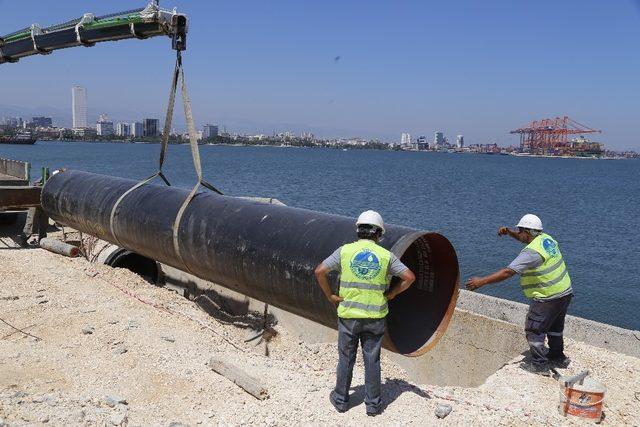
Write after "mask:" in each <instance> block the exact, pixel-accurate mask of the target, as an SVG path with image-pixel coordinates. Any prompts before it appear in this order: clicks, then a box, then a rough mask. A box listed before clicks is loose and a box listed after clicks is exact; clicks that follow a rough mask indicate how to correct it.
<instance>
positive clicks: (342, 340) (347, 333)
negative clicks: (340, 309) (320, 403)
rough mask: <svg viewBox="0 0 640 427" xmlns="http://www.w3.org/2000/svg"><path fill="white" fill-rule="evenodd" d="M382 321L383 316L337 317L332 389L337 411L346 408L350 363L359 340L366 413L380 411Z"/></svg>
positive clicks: (354, 357) (349, 382)
mask: <svg viewBox="0 0 640 427" xmlns="http://www.w3.org/2000/svg"><path fill="white" fill-rule="evenodd" d="M384 328H385V320H384V318H382V319H342V318H338V352H339V358H338V369H337V378H336V388H335V390H333V391H332V392H331V400H332V401H333V403H334V404H335V405H336V407H338V408H339V409H340V410H347V409H348V408H347V404H348V402H349V389H350V388H351V377H352V375H353V365H354V364H355V362H356V353H357V351H358V341H359V342H360V344H361V346H362V357H363V359H364V384H365V387H364V390H365V399H364V403H365V405H366V407H367V412H379V411H380V409H381V407H380V406H381V403H382V397H381V393H380V348H381V347H382V337H383V336H384Z"/></svg>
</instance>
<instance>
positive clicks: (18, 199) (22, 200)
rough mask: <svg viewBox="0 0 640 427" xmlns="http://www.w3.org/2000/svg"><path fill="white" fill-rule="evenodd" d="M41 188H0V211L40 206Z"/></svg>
mask: <svg viewBox="0 0 640 427" xmlns="http://www.w3.org/2000/svg"><path fill="white" fill-rule="evenodd" d="M40 191H41V187H15V186H0V210H9V209H27V208H31V207H37V206H40Z"/></svg>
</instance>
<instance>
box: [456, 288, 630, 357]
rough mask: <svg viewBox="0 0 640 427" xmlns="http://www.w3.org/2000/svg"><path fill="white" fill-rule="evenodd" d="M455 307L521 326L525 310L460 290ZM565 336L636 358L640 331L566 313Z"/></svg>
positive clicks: (506, 302) (525, 306) (519, 306)
mask: <svg viewBox="0 0 640 427" xmlns="http://www.w3.org/2000/svg"><path fill="white" fill-rule="evenodd" d="M457 308H458V309H463V310H467V311H470V312H473V313H477V314H482V315H484V316H488V317H490V318H493V319H497V320H502V321H504V322H508V323H512V324H515V325H519V326H521V327H522V325H524V321H525V319H526V317H527V310H528V306H527V305H526V304H522V303H519V302H514V301H509V300H505V299H501V298H496V297H492V296H489V295H482V294H478V293H475V292H469V291H465V290H462V291H460V295H459V297H458V306H457ZM565 335H566V336H567V337H569V338H571V339H574V340H576V341H580V342H583V343H585V344H589V345H592V346H594V347H601V348H605V349H607V350H610V351H615V352H617V353H623V354H626V355H628V356H634V357H640V331H634V330H631V329H623V328H619V327H617V326H613V325H608V324H606V323H600V322H595V321H593V320H589V319H584V318H582V317H576V316H567V318H566V321H565Z"/></svg>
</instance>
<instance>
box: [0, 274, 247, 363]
mask: <svg viewBox="0 0 640 427" xmlns="http://www.w3.org/2000/svg"><path fill="white" fill-rule="evenodd" d="M98 279H100V281H102V282H103V283H106V284H108V285H111V286H113V287H114V288H116V289H118V290H119V291H120V292H122V293H123V294H125V295H127V296H129V297H131V298H133V299H135V300H138V301H139V302H141V303H143V304H146V305H149V306H151V307H153V308H156V309H158V310H160V311H164V312H165V313H167V314H173V315H176V316H182V317H185V318H187V319H189V320H191V321H192V322H195V323H197V324H199V325H200V326H201V327H203V328H205V329H208V330H209V331H211V332H213V334H214V335H216V336H218V337H220V338H222V339H223V340H224V341H225V342H226V343H228V344H229V345H231V346H232V347H234V348H235V349H236V350H240V351H242V352H244V349H243V348H241V347H239V346H238V345H237V344H235V343H234V342H233V341H231V340H230V339H229V338H227V337H225V336H224V335H222V334H221V333H220V332H218V331H216V330H215V329H214V328H212V327H211V326H209V325H207V324H206V323H205V322H203V321H201V320H200V319H196V318H195V317H193V316H191V315H189V314H186V313H183V312H181V311H176V310H172V309H170V308H168V307H165V306H164V305H162V304H158V303H156V302H154V301H149V300H147V299H144V298H142V297H140V296H139V295H137V294H134V293H133V292H131V291H129V290H128V289H126V288H124V287H122V286H119V285H116V284H115V283H112V282H110V281H107V280H104V279H102V278H98ZM0 320H1V319H0Z"/></svg>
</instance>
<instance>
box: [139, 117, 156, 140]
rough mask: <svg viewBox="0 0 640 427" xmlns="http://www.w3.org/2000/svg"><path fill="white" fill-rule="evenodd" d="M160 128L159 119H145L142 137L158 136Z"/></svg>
mask: <svg viewBox="0 0 640 427" xmlns="http://www.w3.org/2000/svg"><path fill="white" fill-rule="evenodd" d="M159 128H160V123H159V121H158V119H144V120H143V121H142V135H143V136H158V135H160V133H159V132H158V129H159Z"/></svg>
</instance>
